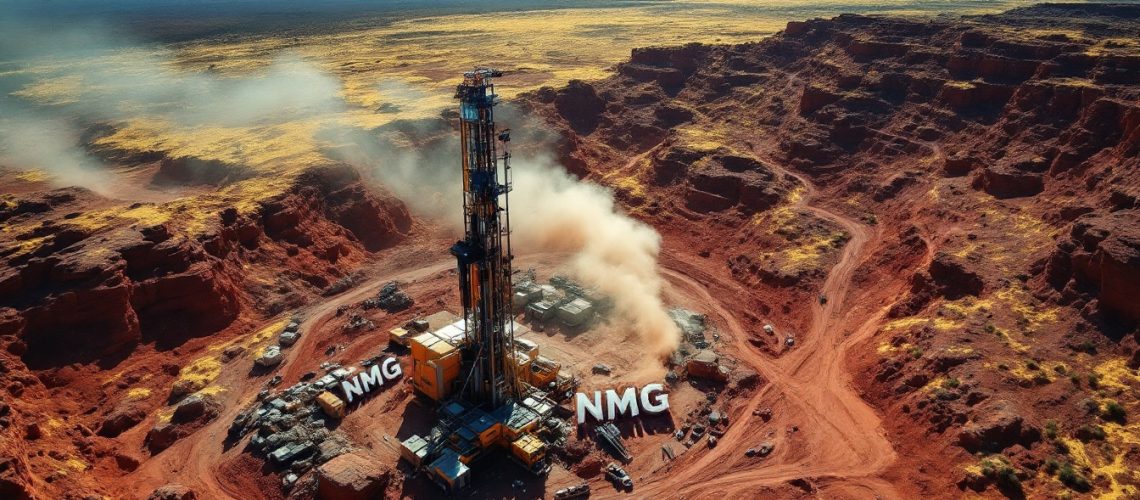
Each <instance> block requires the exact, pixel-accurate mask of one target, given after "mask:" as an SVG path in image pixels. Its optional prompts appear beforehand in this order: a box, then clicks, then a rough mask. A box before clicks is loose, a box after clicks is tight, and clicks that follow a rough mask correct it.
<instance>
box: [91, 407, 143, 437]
mask: <svg viewBox="0 0 1140 500" xmlns="http://www.w3.org/2000/svg"><path fill="white" fill-rule="evenodd" d="M146 415H147V411H146V408H145V407H143V406H142V405H140V404H137V403H134V402H128V403H126V404H121V405H119V406H118V407H116V408H115V409H114V410H112V411H111V413H110V414H108V415H107V417H106V418H104V419H103V423H101V424H99V430H98V431H97V432H98V434H99V435H100V436H103V437H109V438H113V437H118V436H119V434H122V433H123V432H124V431H126V430H127V429H130V428H131V427H134V426H136V425H138V423H139V422H142V421H143V419H145V418H146Z"/></svg>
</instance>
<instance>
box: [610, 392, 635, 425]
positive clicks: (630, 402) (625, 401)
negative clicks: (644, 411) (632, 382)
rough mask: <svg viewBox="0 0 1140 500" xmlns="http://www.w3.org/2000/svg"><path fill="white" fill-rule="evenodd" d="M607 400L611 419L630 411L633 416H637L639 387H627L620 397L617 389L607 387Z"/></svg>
mask: <svg viewBox="0 0 1140 500" xmlns="http://www.w3.org/2000/svg"><path fill="white" fill-rule="evenodd" d="M606 402H607V403H609V404H608V409H609V411H610V420H613V419H615V418H617V416H618V415H625V414H626V413H629V416H631V417H636V416H637V389H635V388H633V387H627V388H626V390H625V392H623V393H622V394H621V397H620V398H619V397H618V395H617V391H614V390H613V389H606Z"/></svg>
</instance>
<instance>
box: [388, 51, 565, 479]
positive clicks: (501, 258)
mask: <svg viewBox="0 0 1140 500" xmlns="http://www.w3.org/2000/svg"><path fill="white" fill-rule="evenodd" d="M499 76H502V72H500V71H497V70H494V69H487V68H477V69H475V70H473V71H468V72H466V73H464V74H463V82H462V83H460V84H459V85H458V86H457V87H456V89H455V97H456V99H458V100H459V134H460V141H461V151H460V167H461V170H462V176H463V227H464V236H463V239H462V240H460V241H458V242H456V243H455V244H454V245H452V246H451V254H452V255H454V256H455V259H456V263H457V265H458V274H459V295H460V299H461V302H462V306H463V315H462V316H461V317H460V318H459V319H458V321H455V322H454V323H451V324H449V325H446V326H444V327H442V328H439V329H437V330H435V331H429V332H425V333H422V334H419V335H416V336H414V337H412V338H411V340H410V341H409V342H408V346H409V347H410V348H411V355H412V356H411V357H412V371H413V374H414V375H413V376H414V378H413V386H414V387H415V389H416V391H417V392H418V393H419V394H421V395H423V396H426V397H428V398H430V399H433V400H435V401H437V402H439V404H440V406H439V408H438V415H439V420H438V422H436V424H435V425H434V427H433V428H432V430H431V432H430V433H428V434H426V435H424V436H420V435H413V436H411V437H409V438H408V439H406V440H404V441H403V442H402V443H401V448H400V450H401V451H400V453H401V456H402V457H403V458H404V459H405V460H407V461H408V462H409V463H411V464H412V465H413V466H414V467H417V468H423V469H426V470H428V471H429V473H430V476H431V477H432V478H433V479H434V480H435V481H436V482H437V483H439V484H440V485H441V486H443V487H444V488H445V489H446V490H448V491H456V490H459V489H462V488H463V487H465V486H466V485H467V484H468V481H469V480H470V472H469V468H468V464H471V463H473V462H474V461H476V460H478V459H479V458H480V457H482V456H484V455H485V454H486V453H487V452H488V451H490V450H496V449H506V450H509V452H510V456H511V458H512V459H514V460H516V461H517V462H519V463H520V464H522V465H523V466H524V467H525V468H526V469H527V470H529V471H531V472H533V473H535V474H545V473H546V472H548V471H549V470H550V462H549V461H548V460H547V458H546V451H547V443H546V442H544V441H543V440H542V439H541V438H539V433H540V431H541V430H542V428H543V426H544V421H545V420H546V419H548V418H550V417H551V415H552V413H553V410H554V408H555V404H554V403H553V402H551V401H550V400H549V399H548V398H547V396H546V393H545V392H543V391H542V390H539V389H537V387H544V388H545V387H549V386H550V383H551V381H552V380H553V379H554V378H555V377H557V376H559V373H558V365H557V364H554V365H553V368H551V366H549V363H547V364H540V363H538V361H536V358H537V357H538V351H537V348H536V347H533V348H529V349H520V346H522V345H523V344H520V345H518V346H516V343H515V338H514V337H515V334H516V323H515V322H514V311H513V304H512V294H513V293H514V290H513V288H512V286H511V260H512V259H513V255H512V254H511V234H510V233H511V227H510V215H509V201H508V200H509V198H508V193H510V191H511V168H510V158H511V155H510V151H509V148H508V145H509V143H510V132H509V130H503V131H497V130H496V129H495V116H494V107H495V104H496V100H497V97H496V95H495V86H494V83H493V82H492V79H493V78H496V77H499ZM518 328H520V329H522V328H524V327H522V326H518ZM521 331H522V330H520V332H521ZM531 345H532V346H533V344H531Z"/></svg>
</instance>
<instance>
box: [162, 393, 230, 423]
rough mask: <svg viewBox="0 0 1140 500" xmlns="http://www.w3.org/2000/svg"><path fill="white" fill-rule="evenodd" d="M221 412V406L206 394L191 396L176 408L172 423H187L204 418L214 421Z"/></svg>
mask: <svg viewBox="0 0 1140 500" xmlns="http://www.w3.org/2000/svg"><path fill="white" fill-rule="evenodd" d="M220 410H221V404H220V403H218V401H217V400H216V399H214V398H213V397H212V396H209V395H205V394H191V395H190V396H189V397H187V398H186V399H183V400H182V401H181V402H180V403H178V406H176V407H174V415H173V416H172V417H171V421H172V422H175V423H186V422H192V421H195V420H199V419H202V418H206V419H213V417H215V416H217V415H218V413H219V412H220Z"/></svg>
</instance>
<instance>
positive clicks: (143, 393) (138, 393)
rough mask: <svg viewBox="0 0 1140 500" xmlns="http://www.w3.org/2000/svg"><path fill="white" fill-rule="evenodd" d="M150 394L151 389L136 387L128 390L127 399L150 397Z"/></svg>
mask: <svg viewBox="0 0 1140 500" xmlns="http://www.w3.org/2000/svg"><path fill="white" fill-rule="evenodd" d="M150 394H151V391H150V389H147V388H145V387H136V388H134V389H131V390H129V391H127V399H146V398H149V397H150Z"/></svg>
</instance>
